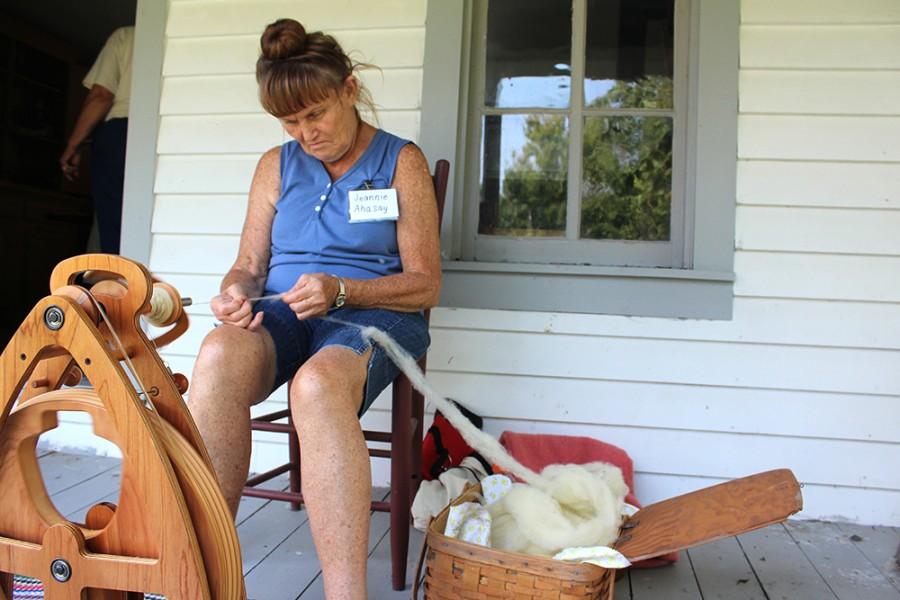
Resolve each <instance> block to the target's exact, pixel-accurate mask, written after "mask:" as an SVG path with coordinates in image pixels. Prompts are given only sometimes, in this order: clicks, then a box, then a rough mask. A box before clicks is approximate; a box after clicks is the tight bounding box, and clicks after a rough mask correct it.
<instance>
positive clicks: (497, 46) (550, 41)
mask: <svg viewBox="0 0 900 600" xmlns="http://www.w3.org/2000/svg"><path fill="white" fill-rule="evenodd" d="M571 42H572V12H571V5H570V3H569V2H562V1H558V0H554V1H553V2H547V1H546V0H491V1H490V3H489V4H488V24H487V60H486V62H485V82H484V83H485V85H484V103H485V106H496V107H503V108H516V107H519V108H521V107H530V106H539V107H544V108H566V107H567V106H569V93H570V87H571V86H570V77H569V60H570V54H571V52H570V47H571Z"/></svg>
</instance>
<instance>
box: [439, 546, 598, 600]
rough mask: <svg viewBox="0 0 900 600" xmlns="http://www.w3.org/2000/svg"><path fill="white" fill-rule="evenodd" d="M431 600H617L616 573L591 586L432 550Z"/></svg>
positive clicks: (588, 583)
mask: <svg viewBox="0 0 900 600" xmlns="http://www.w3.org/2000/svg"><path fill="white" fill-rule="evenodd" d="M425 561H426V562H425V598H426V599H427V600H613V589H614V586H613V577H612V571H607V570H603V575H601V576H600V577H599V578H598V579H596V580H594V581H589V582H578V581H568V580H566V579H565V578H564V577H565V573H564V571H565V569H561V572H560V574H559V575H560V577H553V576H550V575H534V574H532V573H526V572H522V571H519V570H517V569H515V568H507V567H502V566H496V565H492V564H490V563H488V562H483V561H480V560H478V559H472V560H470V559H467V558H463V557H459V556H452V555H450V554H447V553H445V552H440V551H435V550H433V549H430V548H429V550H428V553H427V554H426V556H425Z"/></svg>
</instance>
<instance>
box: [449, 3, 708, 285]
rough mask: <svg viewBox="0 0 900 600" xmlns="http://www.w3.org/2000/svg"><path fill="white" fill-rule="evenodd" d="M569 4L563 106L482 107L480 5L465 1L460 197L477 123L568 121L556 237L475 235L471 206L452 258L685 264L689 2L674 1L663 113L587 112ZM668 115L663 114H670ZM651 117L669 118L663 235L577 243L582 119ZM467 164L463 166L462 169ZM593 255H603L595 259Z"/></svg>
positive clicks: (577, 25) (578, 35)
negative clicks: (562, 208)
mask: <svg viewBox="0 0 900 600" xmlns="http://www.w3.org/2000/svg"><path fill="white" fill-rule="evenodd" d="M566 1H568V2H571V4H570V6H571V9H572V10H571V13H572V17H571V24H572V35H571V47H570V79H571V87H570V91H571V94H570V102H569V106H568V107H567V108H547V107H516V108H500V107H489V106H485V91H486V89H485V79H486V77H485V71H486V68H487V60H486V58H487V57H486V52H487V48H486V41H487V20H488V2H475V3H474V4H473V17H472V29H473V33H472V35H471V37H470V39H471V40H472V46H471V49H470V51H471V61H470V78H471V82H470V86H469V89H470V94H469V99H468V109H467V112H468V123H467V128H468V135H467V138H468V140H469V142H468V147H467V149H466V161H465V164H466V165H467V169H466V180H465V186H466V187H465V190H466V197H467V198H473V199H474V198H480V193H481V190H480V188H481V184H480V178H481V171H482V159H483V157H482V151H483V141H484V140H483V138H484V129H483V120H484V117H485V116H489V115H490V116H494V115H498V116H501V117H502V116H507V115H510V116H513V115H521V116H527V115H559V116H564V117H566V119H567V121H568V126H567V131H568V175H567V181H568V185H567V198H566V227H565V229H566V232H565V238H562V237H540V238H535V237H510V236H497V235H483V234H479V233H478V226H479V224H478V218H479V214H478V211H479V203H478V202H477V201H474V200H473V201H472V202H469V203H468V204H467V206H466V207H465V208H464V215H463V225H462V227H463V235H462V246H461V249H460V258H461V259H462V260H468V261H472V260H478V261H482V262H484V261H489V262H520V263H537V264H540V263H559V264H576V265H577V264H581V265H591V266H627V267H675V268H682V267H689V266H690V257H689V256H687V254H686V253H685V251H684V249H685V244H684V240H685V226H684V224H685V218H684V213H685V198H686V197H687V196H688V195H689V192H688V190H686V189H685V188H686V183H687V182H686V178H685V173H686V171H687V168H686V164H685V158H686V156H685V154H686V149H687V144H686V140H685V139H684V138H685V133H686V131H687V126H688V122H687V121H688V111H687V108H688V107H687V86H688V69H687V64H688V60H689V55H688V45H687V41H688V40H689V38H690V14H689V6H690V2H689V0H675V11H674V12H675V32H674V34H675V35H674V40H673V48H672V51H673V55H674V65H675V69H674V73H673V83H674V86H673V87H674V92H675V93H674V97H673V99H672V100H673V106H672V108H671V109H641V108H611V109H597V108H589V107H587V106H586V104H585V101H584V75H585V62H586V45H587V43H586V42H587V22H588V15H587V12H588V10H587V3H588V2H587V0H566ZM670 114H671V116H670ZM625 116H638V117H659V116H666V117H669V118H671V120H672V133H673V135H672V181H671V200H670V202H671V215H670V220H669V226H670V236H669V240H667V241H646V240H613V239H603V240H601V239H590V238H581V236H580V228H581V209H582V207H583V197H582V189H583V168H582V167H583V163H584V159H583V149H584V148H583V146H584V137H583V132H584V122H585V119H586V118H590V117H625ZM468 165H471V168H470V167H468ZM597 257H603V258H602V260H597Z"/></svg>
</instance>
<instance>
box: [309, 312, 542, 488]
mask: <svg viewBox="0 0 900 600" xmlns="http://www.w3.org/2000/svg"><path fill="white" fill-rule="evenodd" d="M321 318H323V319H325V320H328V321H334V322H338V323H342V324H346V325H352V326H354V327H356V328H358V329H359V330H360V331H361V333H362V337H363V339H364V340H366V341H369V342H374V343H377V344H378V345H379V346H381V347H382V348H383V349H384V351H385V352H386V353H387V355H388V356H389V357H390V359H391V360H393V361H394V362H395V363H396V364H397V366H398V367H399V368H400V370H401V371H403V373H404V374H405V375H406V376H407V377H408V378H409V381H410V382H411V383H412V385H413V387H414V388H416V389H417V390H418V391H419V392H421V393H422V395H423V396H424V397H425V399H426V400H427V401H428V402H429V403H430V404H431V405H432V406H435V407H437V409H438V410H440V411H441V413H442V414H443V415H444V416H445V417H447V419H448V420H449V421H450V422H451V423H452V424H453V426H454V427H456V429H457V430H458V431H459V433H460V435H462V437H463V439H464V440H466V442H467V443H468V444H469V445H470V446H471V447H472V448H474V449H476V450H478V451H479V452H480V453H481V454H482V455H484V456H485V457H487V459H488V460H490V461H491V462H493V463H494V464H496V465H498V466H500V467H502V468H503V469H504V470H506V471H508V472H510V473H513V474H514V475H516V476H517V477H519V478H520V479H521V480H523V481H525V482H527V483H530V484H531V485H534V486H537V487H540V488H544V489H547V488H549V487H550V486H549V482H546V481H545V480H544V478H543V477H541V476H540V475H539V474H537V473H535V472H534V471H532V470H531V469H529V468H528V467H526V466H525V465H523V464H522V463H520V462H519V461H517V460H516V459H515V458H513V457H512V456H510V454H509V453H508V452H507V451H506V449H505V448H503V446H502V445H500V442H499V441H497V439H496V438H495V437H493V436H492V435H489V434H487V433H485V432H483V431H481V430H480V429H478V428H477V427H475V425H473V424H472V422H471V421H469V420H468V419H467V418H466V417H465V415H463V414H462V412H461V411H460V410H459V409H458V408H457V407H456V406H455V405H454V404H453V403H452V402H450V401H449V400H447V399H446V398H444V397H443V396H442V395H441V394H440V393H438V392H437V390H435V389H434V388H433V387H431V385H430V384H429V383H428V380H427V379H425V374H424V373H422V370H421V369H420V368H419V365H418V364H416V360H415V359H414V358H413V357H412V356H411V355H410V354H409V353H408V352H407V351H406V350H404V349H403V348H402V347H401V346H400V345H399V344H397V342H396V341H395V340H394V338H392V337H391V336H389V335H388V334H387V333H385V332H384V331H382V330H380V329H378V328H377V327H371V326H370V327H362V326H359V325H357V324H355V323H348V322H347V321H342V320H340V319H335V318H333V317H321Z"/></svg>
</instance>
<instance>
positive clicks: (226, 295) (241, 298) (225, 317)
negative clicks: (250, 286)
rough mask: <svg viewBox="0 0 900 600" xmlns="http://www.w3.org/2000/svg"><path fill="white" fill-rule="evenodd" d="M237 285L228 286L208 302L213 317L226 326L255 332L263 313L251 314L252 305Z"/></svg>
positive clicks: (260, 323)
mask: <svg viewBox="0 0 900 600" xmlns="http://www.w3.org/2000/svg"><path fill="white" fill-rule="evenodd" d="M248 298H249V296H248V295H247V294H246V293H245V292H244V290H243V288H242V287H241V286H239V285H230V286H228V287H227V288H225V289H224V290H222V293H221V294H219V295H218V296H215V297H214V298H213V299H212V300H211V301H210V303H209V304H210V308H211V309H212V312H213V315H214V316H215V317H216V319H218V320H219V321H221V322H222V323H224V324H226V325H234V326H235V327H240V328H242V329H249V330H250V331H256V330H257V329H259V327H260V326H261V325H262V319H263V313H262V312H258V313H256V314H255V315H254V314H253V303H252V302H251V301H250V300H249V299H248Z"/></svg>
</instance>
